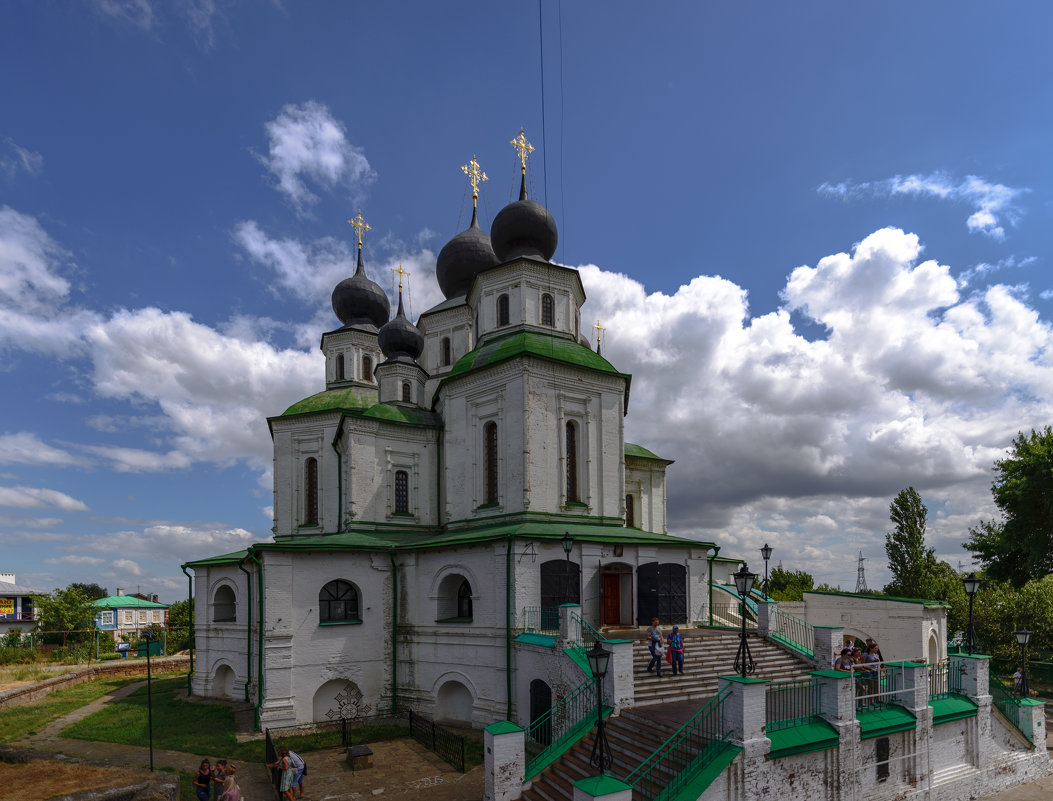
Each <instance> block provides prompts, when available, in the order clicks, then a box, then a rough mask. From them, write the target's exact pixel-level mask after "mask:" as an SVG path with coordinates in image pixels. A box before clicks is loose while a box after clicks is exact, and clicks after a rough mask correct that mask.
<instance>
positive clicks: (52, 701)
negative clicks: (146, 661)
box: [0, 676, 186, 743]
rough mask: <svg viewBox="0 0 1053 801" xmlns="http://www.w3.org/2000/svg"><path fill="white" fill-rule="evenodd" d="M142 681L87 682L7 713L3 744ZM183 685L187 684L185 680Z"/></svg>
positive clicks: (131, 678) (124, 678) (133, 678)
mask: <svg viewBox="0 0 1053 801" xmlns="http://www.w3.org/2000/svg"><path fill="white" fill-rule="evenodd" d="M141 680H142V679H140V678H139V677H138V676H114V677H113V678H106V679H99V680H97V681H86V682H84V683H83V684H77V685H75V686H73V687H67V688H65V689H62V690H56V691H55V692H53V693H51V695H49V696H47V697H46V698H44V699H42V700H40V701H37V702H35V703H32V704H29V705H27V706H17V707H15V708H14V709H8V710H6V711H5V712H4V716H3V717H4V725H3V727H0V743H8V742H12V741H14V740H19V739H21V738H23V737H26V736H28V735H31V734H36V733H37V732H38V731H40V730H41V729H42V728H44V727H45V726H46V725H47V724H48V723H50V722H51V721H53V720H55V719H56V718H60V717H62V716H63V715H68V714H69V713H70V712H73V711H74V710H76V709H80V708H81V707H82V706H84V705H85V704H90V703H91V702H92V701H95V700H96V699H99V698H102V696H104V695H106V694H107V693H110V692H113V691H114V690H116V689H117V688H119V687H123V686H124V685H125V684H130V683H131V682H133V681H141ZM183 682H184V683H186V679H185V678H184V679H183Z"/></svg>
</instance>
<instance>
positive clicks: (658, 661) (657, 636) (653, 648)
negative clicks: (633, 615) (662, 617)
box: [647, 618, 665, 678]
mask: <svg viewBox="0 0 1053 801" xmlns="http://www.w3.org/2000/svg"><path fill="white" fill-rule="evenodd" d="M647 650H649V651H650V652H651V661H650V662H649V663H648V665H647V672H648V673H650V672H651V671H652V670H654V669H655V666H656V665H657V667H658V671H657V672H658V678H662V657H663V656H664V655H665V649H664V648H662V627H661V626H659V625H658V618H652V619H651V625H650V626H649V627H648V629H647Z"/></svg>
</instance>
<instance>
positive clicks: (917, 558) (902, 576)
mask: <svg viewBox="0 0 1053 801" xmlns="http://www.w3.org/2000/svg"><path fill="white" fill-rule="evenodd" d="M888 510H889V519H890V520H891V521H892V522H893V524H894V526H895V528H894V529H893V530H892V531H891V532H889V533H887V534H885V554H886V555H887V556H888V569H889V572H891V573H892V581H890V582H889V583H888V584H886V585H885V592H887V593H888V594H889V595H899V596H902V597H906V598H928V597H930V596H931V595H932V594H933V593H934V592H935V590H936V589H937V588H936V586H934V585H935V583H936V582H935V581H934V577H935V573H936V571H937V567H936V565H937V561H936V556H935V554H934V553H933V549H932V548H926V547H925V518H926V515H927V514H928V512H929V510H928V509H926V508H925V504H923V503H922V502H921V496H920V495H918V492H917V490H915V489H914V487H907V488H906V489H905V490H900V491H899V494H897V495H896V497H895V498H894V499H893V500H892V503H891V504H889V507H888Z"/></svg>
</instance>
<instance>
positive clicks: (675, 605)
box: [636, 562, 688, 626]
mask: <svg viewBox="0 0 1053 801" xmlns="http://www.w3.org/2000/svg"><path fill="white" fill-rule="evenodd" d="M636 587H637V596H636V611H637V615H636V623H637V625H640V626H646V625H650V623H651V619H652V618H655V617H656V618H658V619H659V620H660V621H662V623H663V624H668V623H687V622H688V619H687V568H686V567H684V566H683V565H678V564H676V563H675V562H663V563H658V562H650V563H649V564H646V565H640V567H639V568H637V571H636Z"/></svg>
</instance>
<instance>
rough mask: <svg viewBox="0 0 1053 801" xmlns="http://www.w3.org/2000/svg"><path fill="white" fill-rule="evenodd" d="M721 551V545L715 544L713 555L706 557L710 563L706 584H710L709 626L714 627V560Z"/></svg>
mask: <svg viewBox="0 0 1053 801" xmlns="http://www.w3.org/2000/svg"><path fill="white" fill-rule="evenodd" d="M718 553H720V546H719V545H714V546H713V555H712V556H710V557H709V558H708V559H706V562H708V563H709V575H708V576H706V584H707V585H708V586H709V626H710V628H712V627H713V560H714V559H716V558H717V554H718Z"/></svg>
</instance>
